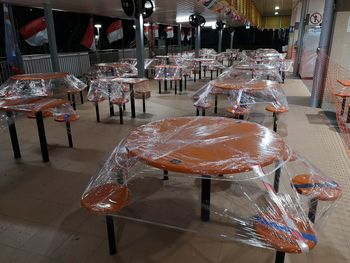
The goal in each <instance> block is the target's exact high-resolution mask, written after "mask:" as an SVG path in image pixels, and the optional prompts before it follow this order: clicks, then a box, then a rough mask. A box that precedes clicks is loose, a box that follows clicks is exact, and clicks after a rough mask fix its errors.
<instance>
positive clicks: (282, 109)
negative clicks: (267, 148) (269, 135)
mask: <svg viewBox="0 0 350 263" xmlns="http://www.w3.org/2000/svg"><path fill="white" fill-rule="evenodd" d="M265 110H266V111H268V112H272V116H273V131H274V132H277V121H278V116H279V114H281V113H284V112H287V111H288V109H287V108H286V107H283V106H282V107H276V106H274V105H272V104H270V105H268V106H266V108H265Z"/></svg>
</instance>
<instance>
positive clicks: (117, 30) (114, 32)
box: [106, 20, 124, 44]
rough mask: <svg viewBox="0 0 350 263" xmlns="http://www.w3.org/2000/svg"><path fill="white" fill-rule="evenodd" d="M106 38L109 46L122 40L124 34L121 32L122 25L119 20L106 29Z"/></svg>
mask: <svg viewBox="0 0 350 263" xmlns="http://www.w3.org/2000/svg"><path fill="white" fill-rule="evenodd" d="M106 32H107V38H108V42H109V44H111V43H112V42H114V41H118V40H119V39H123V37H124V32H123V24H122V21H121V20H117V21H115V22H113V23H112V24H110V25H109V26H108V27H107V30H106Z"/></svg>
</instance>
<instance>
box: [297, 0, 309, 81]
mask: <svg viewBox="0 0 350 263" xmlns="http://www.w3.org/2000/svg"><path fill="white" fill-rule="evenodd" d="M308 6H309V0H303V5H302V8H301V16H300V23H299V33H298V42H297V46H296V61H295V63H294V64H295V66H294V75H295V76H297V75H298V72H299V66H300V61H301V53H302V47H303V37H304V30H305V24H306V23H305V22H306V21H305V17H306V11H307V9H308Z"/></svg>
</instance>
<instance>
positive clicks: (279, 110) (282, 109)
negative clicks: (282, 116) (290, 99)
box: [265, 104, 288, 113]
mask: <svg viewBox="0 0 350 263" xmlns="http://www.w3.org/2000/svg"><path fill="white" fill-rule="evenodd" d="M265 110H267V111H269V112H273V113H284V112H287V111H288V109H287V108H286V107H279V108H277V107H275V106H274V105H272V104H270V105H268V106H266V108H265Z"/></svg>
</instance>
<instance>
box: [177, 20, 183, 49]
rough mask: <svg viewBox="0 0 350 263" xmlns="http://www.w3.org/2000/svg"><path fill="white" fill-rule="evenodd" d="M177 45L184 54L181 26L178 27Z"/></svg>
mask: <svg viewBox="0 0 350 263" xmlns="http://www.w3.org/2000/svg"><path fill="white" fill-rule="evenodd" d="M177 36H178V37H177V45H178V46H179V51H180V53H182V47H181V24H179V25H178V27H177Z"/></svg>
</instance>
